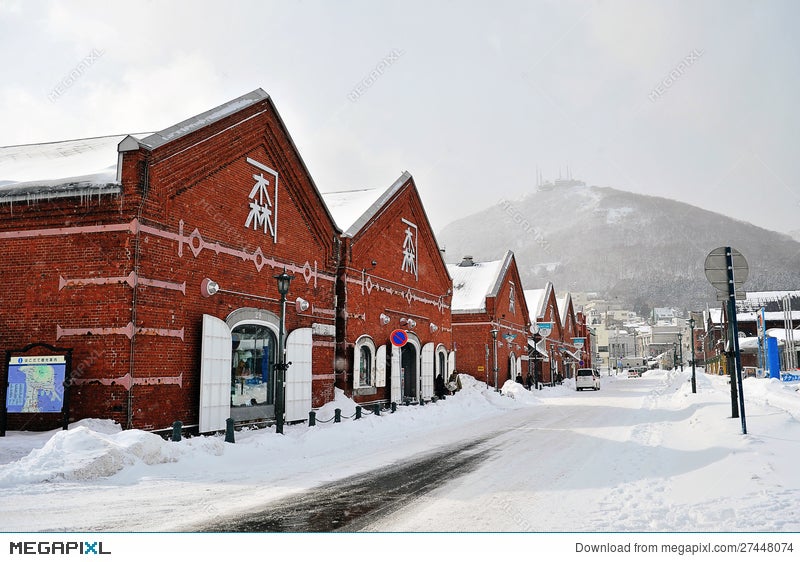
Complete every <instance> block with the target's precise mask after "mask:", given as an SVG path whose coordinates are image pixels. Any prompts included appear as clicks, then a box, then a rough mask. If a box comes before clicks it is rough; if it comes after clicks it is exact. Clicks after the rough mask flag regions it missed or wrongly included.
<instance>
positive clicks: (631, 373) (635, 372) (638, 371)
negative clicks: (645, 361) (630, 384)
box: [628, 367, 647, 379]
mask: <svg viewBox="0 0 800 562" xmlns="http://www.w3.org/2000/svg"><path fill="white" fill-rule="evenodd" d="M646 370H647V367H633V368H632V369H628V378H629V379H630V378H634V377H641V376H642V373H644V372H645V371H646Z"/></svg>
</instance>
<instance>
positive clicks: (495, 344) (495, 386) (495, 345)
mask: <svg viewBox="0 0 800 562" xmlns="http://www.w3.org/2000/svg"><path fill="white" fill-rule="evenodd" d="M494 389H495V390H497V334H494Z"/></svg>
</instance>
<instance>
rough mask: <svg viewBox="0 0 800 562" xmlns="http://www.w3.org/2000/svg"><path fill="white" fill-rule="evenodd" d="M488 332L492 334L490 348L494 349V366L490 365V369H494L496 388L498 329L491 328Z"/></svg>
mask: <svg viewBox="0 0 800 562" xmlns="http://www.w3.org/2000/svg"><path fill="white" fill-rule="evenodd" d="M489 333H490V334H492V349H493V350H494V367H492V370H493V371H494V389H495V390H497V334H498V333H500V331H499V330H498V329H497V328H492V329H491V330H490V331H489Z"/></svg>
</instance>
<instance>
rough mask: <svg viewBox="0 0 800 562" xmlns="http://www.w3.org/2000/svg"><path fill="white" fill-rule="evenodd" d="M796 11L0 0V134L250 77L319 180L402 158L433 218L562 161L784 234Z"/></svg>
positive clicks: (149, 109) (179, 116)
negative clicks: (269, 99)
mask: <svg viewBox="0 0 800 562" xmlns="http://www.w3.org/2000/svg"><path fill="white" fill-rule="evenodd" d="M799 23H800V2H797V1H794V0H787V1H785V2H782V1H768V0H764V1H731V0H720V1H703V0H691V1H685V2H684V1H675V0H670V1H666V0H665V1H646V0H632V1H615V0H612V1H600V0H598V1H588V0H586V1H573V2H571V1H552V2H550V1H544V0H538V1H537V0H530V1H519V2H515V1H505V2H504V1H497V0H491V1H489V0H487V1H482V2H466V1H440V2H436V1H420V2H416V1H411V0H401V1H397V2H388V1H375V0H371V1H363V2H355V1H352V2H347V1H341V0H336V1H333V0H330V1H327V2H319V1H311V0H298V1H284V2H267V1H237V0H226V1H225V2H222V1H218V2H208V1H197V0H192V1H185V2H184V1H180V2H179V1H166V0H164V1H145V0H136V1H129V2H107V1H96V2H95V1H80V2H79V1H54V2H50V1H36V0H33V1H30V0H25V1H23V0H0V59H1V60H2V66H1V68H2V69H3V70H4V73H3V79H2V81H0V146H6V145H13V144H27V143H34V142H43V141H52V140H63V139H70V138H82V137H90V136H101V135H110V134H122V133H131V132H143V131H150V130H158V129H161V128H165V127H167V126H169V125H171V124H174V123H176V122H178V121H181V120H183V119H185V118H188V117H190V116H192V115H194V114H197V113H200V112H202V111H205V110H207V109H210V108H212V107H214V106H216V105H219V104H221V103H224V102H226V101H228V100H230V99H233V98H235V97H238V96H240V95H242V94H244V93H247V92H249V91H251V90H254V89H256V88H259V87H260V88H263V89H264V90H266V91H267V93H269V94H270V95H271V96H272V98H273V100H274V102H275V104H276V106H277V108H278V111H279V112H280V113H281V115H282V117H283V118H284V120H285V122H286V124H287V126H288V128H289V131H290V133H291V135H292V137H293V138H294V141H295V142H296V144H297V146H298V148H299V149H300V152H301V155H302V157H303V158H304V160H305V162H306V164H307V165H308V167H309V169H310V171H311V174H312V176H313V177H314V180H315V181H316V183H317V185H318V186H319V188H320V190H322V191H334V190H339V189H352V188H358V187H388V186H389V185H390V184H391V183H392V182H393V181H394V180H395V179H396V178H397V177H398V176H399V175H400V174H401V173H402V172H403V171H404V170H408V171H409V172H411V174H412V175H413V176H414V178H415V180H416V183H417V186H418V188H419V190H420V192H421V194H422V198H423V201H424V203H425V205H426V208H427V210H428V214H429V217H430V219H431V222H432V223H433V226H434V228H435V229H437V230H439V229H441V228H442V227H443V226H444V225H446V224H447V223H448V222H450V221H451V220H453V219H456V218H461V217H462V216H464V215H467V214H470V213H474V212H476V211H479V210H481V209H482V208H485V207H486V206H488V205H491V204H495V203H497V202H498V201H499V200H500V199H502V198H511V197H519V196H522V195H523V194H525V193H526V192H529V191H531V190H533V189H535V185H536V171H537V169H538V170H540V171H541V173H542V174H543V176H544V177H545V178H546V179H555V178H557V177H558V176H559V173H560V174H561V175H562V176H566V174H567V168H569V170H570V172H571V174H572V176H573V177H575V178H578V179H582V180H584V181H586V182H587V183H588V184H590V185H600V186H611V187H615V188H619V189H624V190H628V191H634V192H638V193H644V194H649V195H660V196H666V197H671V198H674V199H678V200H680V201H685V202H687V203H691V204H694V205H697V206H700V207H703V208H706V209H710V210H715V211H718V212H722V213H724V214H727V215H730V216H733V217H735V218H739V219H743V220H746V221H749V222H752V223H754V224H757V225H759V226H764V227H767V228H770V229H772V230H778V231H789V230H793V229H800V221H798V220H797V217H798V215H800V179H799V177H800V157H799V156H800V155H799V154H798V136H799V135H800V117H799V115H800V113H799V112H798V109H797V106H798V100H800V39H798V37H799V36H800V29H798V24H799ZM70 74H72V75H73V76H74V77H75V78H74V79H72V78H67V77H69V76H70ZM371 75H372V78H371V77H370V76H371ZM65 78H67V79H66V80H65ZM0 179H2V178H0Z"/></svg>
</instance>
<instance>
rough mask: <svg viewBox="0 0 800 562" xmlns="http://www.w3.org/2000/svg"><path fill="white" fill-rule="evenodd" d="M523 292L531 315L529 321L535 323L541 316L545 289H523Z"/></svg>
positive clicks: (545, 293)
mask: <svg viewBox="0 0 800 562" xmlns="http://www.w3.org/2000/svg"><path fill="white" fill-rule="evenodd" d="M523 292H524V293H525V302H527V303H528V310H529V311H530V315H531V318H530V321H531V322H536V319H537V318H539V316H541V315H542V308H543V307H544V301H545V296H546V295H547V289H525V291H523Z"/></svg>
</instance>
